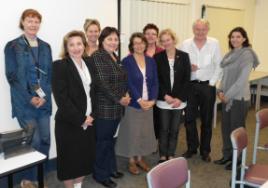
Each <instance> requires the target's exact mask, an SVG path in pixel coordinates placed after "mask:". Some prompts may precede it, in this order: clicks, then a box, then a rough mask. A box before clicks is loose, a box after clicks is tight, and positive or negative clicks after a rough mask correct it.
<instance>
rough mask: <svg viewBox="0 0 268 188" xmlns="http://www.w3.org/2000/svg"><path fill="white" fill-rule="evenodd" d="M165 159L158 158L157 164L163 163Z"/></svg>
mask: <svg viewBox="0 0 268 188" xmlns="http://www.w3.org/2000/svg"><path fill="white" fill-rule="evenodd" d="M165 161H167V160H166V159H160V160H159V161H158V164H160V163H163V162H165Z"/></svg>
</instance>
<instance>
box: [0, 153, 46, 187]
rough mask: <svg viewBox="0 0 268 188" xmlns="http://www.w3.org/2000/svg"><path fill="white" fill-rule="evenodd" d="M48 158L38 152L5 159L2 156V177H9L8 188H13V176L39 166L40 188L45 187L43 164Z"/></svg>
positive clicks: (0, 170) (0, 172)
mask: <svg viewBox="0 0 268 188" xmlns="http://www.w3.org/2000/svg"><path fill="white" fill-rule="evenodd" d="M45 160H46V156H45V155H44V154H42V153H40V152H38V151H33V152H29V153H26V154H22V155H18V156H15V157H11V158H9V159H4V158H3V155H0V177H4V176H8V187H9V188H13V174H14V173H16V172H19V171H21V170H24V169H26V168H29V167H33V166H37V175H38V187H44V175H43V162H44V161H45Z"/></svg>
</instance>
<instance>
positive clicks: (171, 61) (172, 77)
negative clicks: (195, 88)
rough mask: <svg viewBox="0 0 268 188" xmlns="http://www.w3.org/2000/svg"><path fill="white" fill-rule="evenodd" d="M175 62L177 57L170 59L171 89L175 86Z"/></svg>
mask: <svg viewBox="0 0 268 188" xmlns="http://www.w3.org/2000/svg"><path fill="white" fill-rule="evenodd" d="M174 63H175V59H168V64H169V69H170V74H169V77H170V87H171V90H172V88H173V84H174Z"/></svg>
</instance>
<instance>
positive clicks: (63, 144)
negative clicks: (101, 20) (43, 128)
mask: <svg viewBox="0 0 268 188" xmlns="http://www.w3.org/2000/svg"><path fill="white" fill-rule="evenodd" d="M85 47H86V38H85V35H84V33H83V32H82V31H71V32H69V33H68V34H67V35H66V36H65V37H64V39H63V53H62V59H60V60H58V61H55V62H54V63H53V72H52V90H53V94H54V98H55V101H56V104H57V107H58V109H57V113H56V116H55V120H56V123H55V137H56V146H57V175H58V178H59V180H62V181H63V182H64V185H65V187H66V188H74V187H75V188H81V184H82V181H83V179H84V177H85V176H86V175H88V174H90V173H91V172H92V168H93V161H94V157H95V130H94V127H93V126H92V125H93V120H94V115H93V109H94V108H93V104H92V103H93V102H94V100H93V96H94V94H93V91H94V87H93V86H94V85H93V83H94V82H93V80H94V78H93V74H92V67H91V66H92V65H91V64H89V63H88V62H87V59H85V58H84V57H85V56H86V55H85Z"/></svg>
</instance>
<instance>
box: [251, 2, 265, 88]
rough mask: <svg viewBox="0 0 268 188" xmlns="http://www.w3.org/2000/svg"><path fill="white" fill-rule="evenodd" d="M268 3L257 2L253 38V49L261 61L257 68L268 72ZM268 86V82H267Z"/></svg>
mask: <svg viewBox="0 0 268 188" xmlns="http://www.w3.org/2000/svg"><path fill="white" fill-rule="evenodd" d="M267 10H268V1H267V0H257V2H256V15H255V24H254V25H255V27H254V36H253V48H254V50H255V51H256V52H257V54H258V56H259V59H260V62H261V64H260V66H259V67H258V68H257V70H259V71H266V72H268V53H267V45H268V22H267V20H266V19H267V18H268V11H267ZM267 85H268V82H267Z"/></svg>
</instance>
